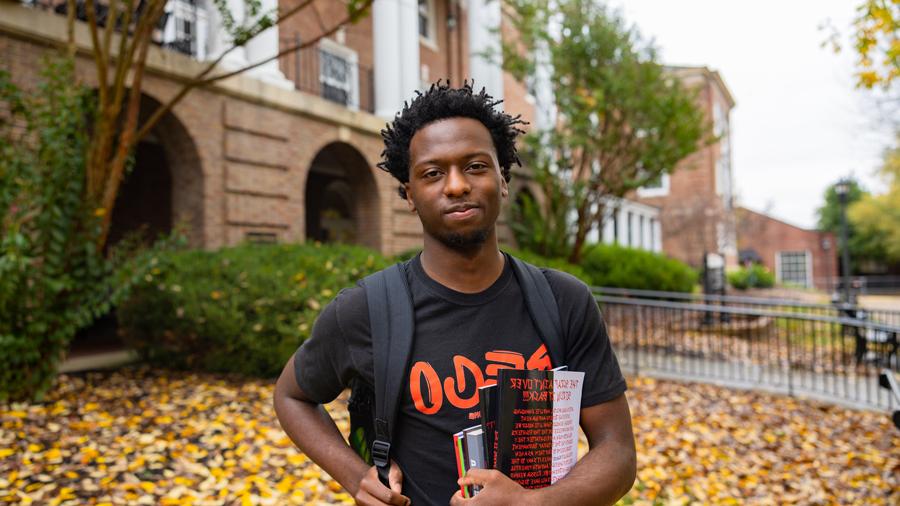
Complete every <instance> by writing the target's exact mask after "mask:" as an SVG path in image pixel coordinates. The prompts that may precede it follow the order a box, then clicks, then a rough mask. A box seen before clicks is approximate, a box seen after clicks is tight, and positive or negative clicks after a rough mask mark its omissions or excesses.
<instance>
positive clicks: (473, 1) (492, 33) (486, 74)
mask: <svg viewBox="0 0 900 506" xmlns="http://www.w3.org/2000/svg"><path fill="white" fill-rule="evenodd" d="M468 19H469V73H470V77H472V78H473V79H475V89H476V90H480V89H481V87H482V86H483V87H485V88H486V89H487V92H488V93H490V94H491V96H492V97H494V98H495V99H496V100H503V65H502V63H501V62H502V57H503V56H502V54H501V46H500V19H501V15H500V2H498V1H492V0H469V17H468ZM483 52H489V53H490V54H491V55H492V57H491V58H485V57H484V56H482V55H481V54H480V53H483ZM494 60H496V61H494ZM541 119H542V120H543V121H548V120H547V119H545V118H541Z"/></svg>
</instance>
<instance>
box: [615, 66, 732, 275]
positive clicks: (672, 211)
mask: <svg viewBox="0 0 900 506" xmlns="http://www.w3.org/2000/svg"><path fill="white" fill-rule="evenodd" d="M668 70H669V72H670V73H671V74H672V75H673V76H675V77H677V78H679V79H681V81H682V82H683V83H684V84H685V85H686V86H688V87H690V88H693V89H696V90H697V92H698V96H697V100H698V105H699V106H700V108H701V109H702V110H703V111H704V112H705V114H706V119H707V120H708V121H709V122H710V124H711V125H712V127H713V132H714V133H715V135H716V138H717V141H716V142H714V143H712V144H710V145H708V146H705V147H703V148H702V149H700V150H698V151H696V152H695V153H693V154H692V155H690V156H688V157H687V158H685V159H684V160H682V161H680V162H679V163H678V166H677V167H676V169H675V171H674V172H673V173H672V174H671V175H663V176H662V177H661V178H660V179H659V180H658V181H657V182H656V183H655V184H653V185H648V186H645V187H643V188H640V189H639V190H637V191H636V192H635V193H634V194H632V195H630V196H629V200H633V201H635V202H637V203H640V204H643V205H644V206H645V207H648V206H649V207H651V208H656V209H658V214H657V216H658V218H653V216H652V215H650V214H647V213H643V214H646V215H647V216H646V217H644V216H643V214H642V215H638V214H636V213H632V214H631V215H630V217H629V214H628V213H629V212H630V210H629V209H627V208H626V207H621V208H620V209H619V211H618V214H617V215H616V218H617V220H616V222H617V223H625V224H631V223H632V220H634V219H635V218H634V216H639V217H640V218H641V221H643V219H646V220H647V221H648V223H650V225H648V226H649V227H650V230H651V232H645V233H644V234H650V236H649V237H650V238H651V239H652V238H653V237H658V239H656V244H660V243H661V245H662V246H661V247H662V251H664V252H665V253H666V254H668V255H670V256H672V257H674V258H677V259H679V260H682V261H684V262H686V263H688V264H690V265H692V266H695V267H699V266H700V264H701V262H702V259H703V255H704V254H705V253H720V254H722V255H723V256H724V257H725V261H726V266H727V267H735V266H737V263H738V250H737V238H736V234H735V216H734V190H733V176H732V174H733V172H732V163H731V140H730V131H731V126H730V120H729V114H730V111H731V109H732V108H734V105H735V102H734V98H733V97H732V96H731V92H730V91H729V90H728V87H727V86H726V85H725V82H724V81H723V80H722V77H721V76H720V75H719V73H718V72H716V71H714V70H710V69H708V68H706V67H669V69H668ZM623 211H624V213H623ZM610 221H611V220H607V224H606V225H605V226H606V228H607V229H609V228H610V227H611V226H612V225H611V224H610V223H609V222H610ZM638 233H639V234H640V232H638ZM607 235H610V234H609V233H608V232H607ZM632 235H633V234H632ZM641 237H644V236H643V235H642V236H641ZM619 242H621V240H620V241H619Z"/></svg>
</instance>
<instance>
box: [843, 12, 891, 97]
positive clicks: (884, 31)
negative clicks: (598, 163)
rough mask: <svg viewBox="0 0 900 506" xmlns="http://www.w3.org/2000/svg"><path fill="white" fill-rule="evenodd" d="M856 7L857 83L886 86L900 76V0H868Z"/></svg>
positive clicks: (855, 47) (866, 85)
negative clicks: (899, 35)
mask: <svg viewBox="0 0 900 506" xmlns="http://www.w3.org/2000/svg"><path fill="white" fill-rule="evenodd" d="M856 10H857V17H856V19H855V20H854V23H853V25H854V30H855V32H854V34H853V43H854V49H855V51H856V53H857V55H858V56H859V60H858V61H857V66H858V70H857V73H856V77H857V85H858V86H862V87H865V88H870V89H871V88H874V87H876V86H881V87H883V88H885V89H886V88H888V87H890V85H891V82H892V81H893V80H894V79H897V78H898V77H900V37H898V34H900V0H865V1H864V2H863V3H862V4H860V5H859V6H858V7H857V9H856Z"/></svg>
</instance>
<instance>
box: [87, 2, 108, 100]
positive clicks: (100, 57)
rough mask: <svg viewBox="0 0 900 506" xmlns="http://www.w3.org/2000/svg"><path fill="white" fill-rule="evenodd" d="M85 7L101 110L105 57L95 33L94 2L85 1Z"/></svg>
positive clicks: (104, 87) (95, 10)
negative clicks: (92, 47) (95, 66)
mask: <svg viewBox="0 0 900 506" xmlns="http://www.w3.org/2000/svg"><path fill="white" fill-rule="evenodd" d="M85 5H86V8H87V18H88V28H89V29H90V32H91V44H92V45H93V46H94V50H93V53H94V63H95V64H96V65H97V89H98V91H99V93H100V107H101V108H103V107H105V106H106V101H107V100H108V98H107V93H108V89H107V75H106V57H105V55H104V54H103V47H102V46H101V45H100V36H99V34H98V33H97V6H96V5H95V4H94V0H87V2H86V4H85Z"/></svg>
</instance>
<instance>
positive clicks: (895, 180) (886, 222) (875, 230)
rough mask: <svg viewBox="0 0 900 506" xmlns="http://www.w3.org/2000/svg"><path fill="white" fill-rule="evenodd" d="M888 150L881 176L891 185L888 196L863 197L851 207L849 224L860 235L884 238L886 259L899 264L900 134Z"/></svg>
mask: <svg viewBox="0 0 900 506" xmlns="http://www.w3.org/2000/svg"><path fill="white" fill-rule="evenodd" d="M897 141H898V142H897V145H895V146H894V147H893V148H891V149H889V150H887V151H886V152H885V156H884V164H883V165H882V166H881V168H880V169H879V171H878V172H879V174H880V175H881V177H882V178H883V179H884V180H885V182H886V183H887V185H888V189H887V191H886V192H885V193H882V194H880V195H870V194H867V195H864V196H863V197H862V198H861V199H860V200H859V201H858V202H856V203H854V204H853V205H851V206H850V209H849V211H848V214H849V218H850V221H851V222H852V223H853V225H854V227H856V228H857V229H859V230H860V231H861V232H863V233H866V234H871V235H879V236H881V237H883V242H884V248H885V252H886V255H887V258H886V260H888V261H893V262H900V135H898V136H897Z"/></svg>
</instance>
